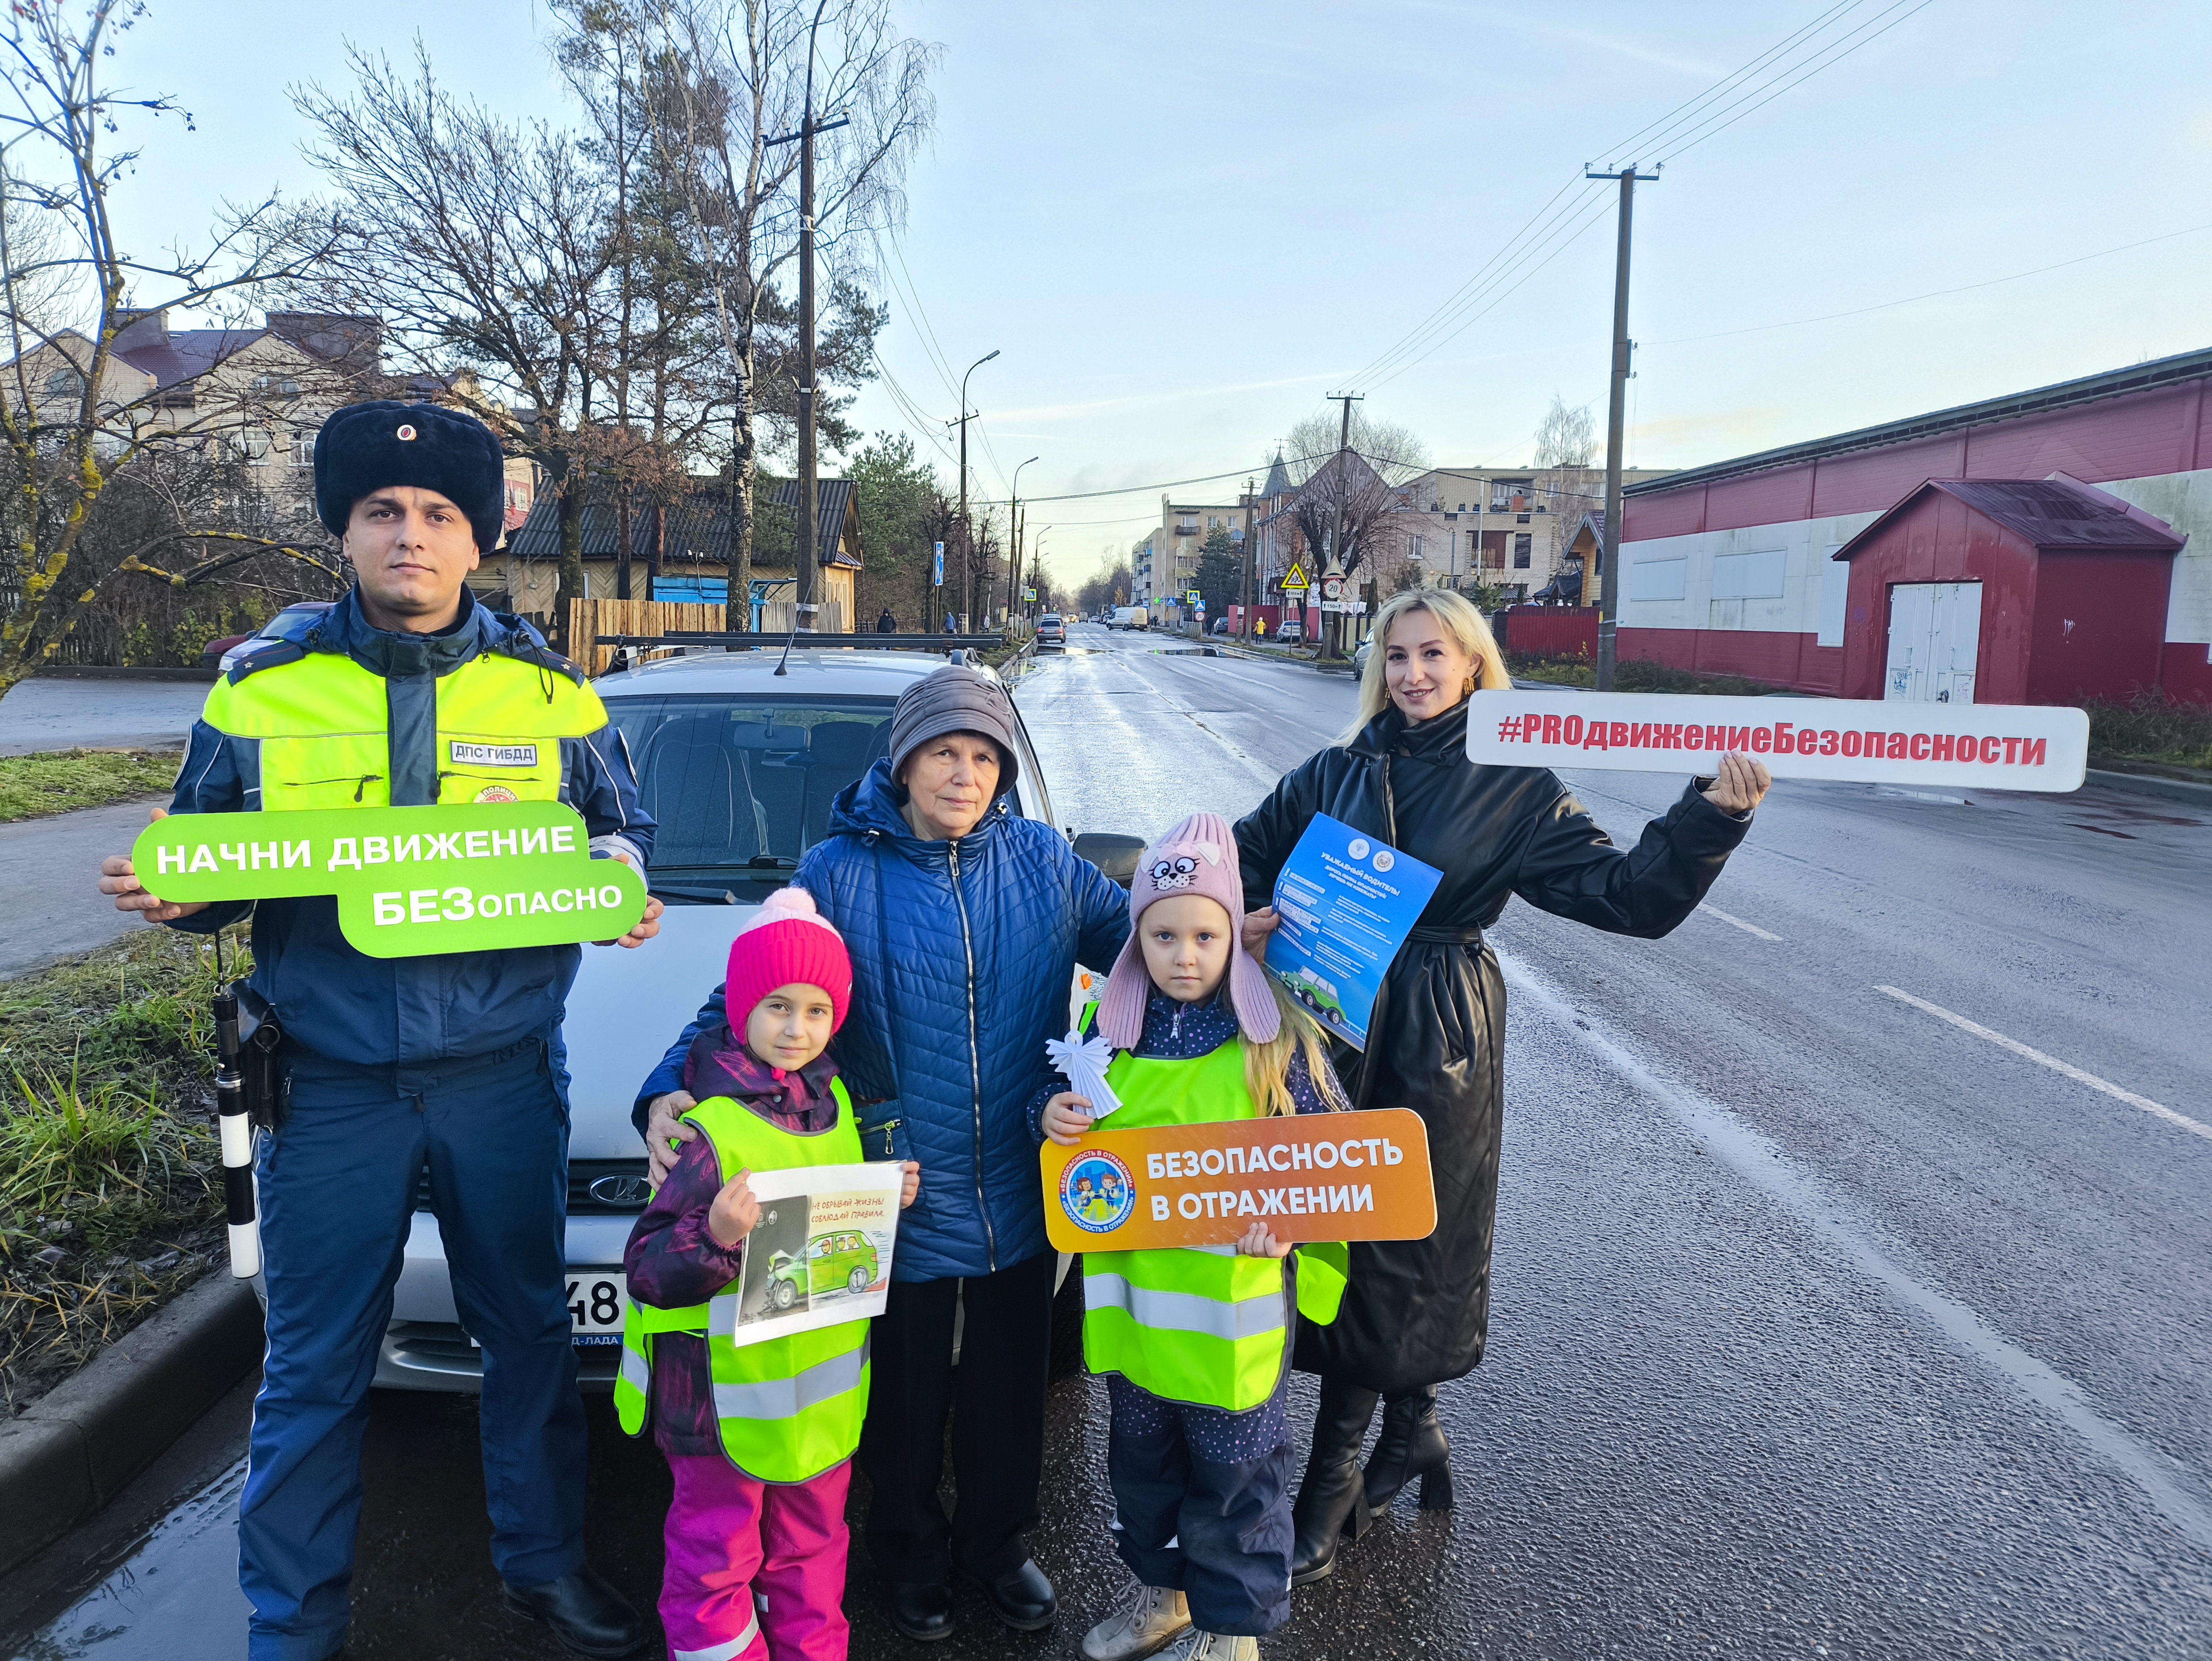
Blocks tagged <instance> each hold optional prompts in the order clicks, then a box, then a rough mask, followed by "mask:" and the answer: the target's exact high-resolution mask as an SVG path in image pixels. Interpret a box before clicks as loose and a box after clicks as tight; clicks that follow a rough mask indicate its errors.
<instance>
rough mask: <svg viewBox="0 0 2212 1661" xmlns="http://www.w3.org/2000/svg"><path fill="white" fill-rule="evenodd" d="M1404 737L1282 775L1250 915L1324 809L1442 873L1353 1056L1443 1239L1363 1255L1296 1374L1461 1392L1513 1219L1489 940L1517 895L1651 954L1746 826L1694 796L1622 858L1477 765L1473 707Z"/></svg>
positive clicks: (1377, 732)
mask: <svg viewBox="0 0 2212 1661" xmlns="http://www.w3.org/2000/svg"><path fill="white" fill-rule="evenodd" d="M1481 701H1482V695H1481V694H1480V692H1477V693H1475V694H1474V696H1473V697H1471V698H1470V699H1469V700H1468V703H1462V705H1461V706H1460V707H1459V708H1458V709H1455V710H1453V711H1451V712H1450V713H1449V714H1447V715H1439V716H1437V717H1436V718H1435V719H1433V720H1431V721H1425V722H1422V723H1420V724H1419V725H1418V726H1408V725H1407V721H1406V719H1405V717H1404V716H1403V715H1401V714H1400V713H1399V712H1398V711H1397V710H1396V709H1395V708H1394V709H1388V710H1385V711H1384V712H1383V714H1382V715H1379V716H1377V717H1376V719H1375V720H1374V721H1372V722H1370V724H1369V725H1368V726H1367V727H1365V728H1364V730H1363V731H1362V732H1361V733H1360V734H1359V736H1358V738H1356V739H1353V740H1352V742H1351V743H1350V744H1349V745H1332V746H1331V747H1330V748H1328V749H1326V750H1323V751H1321V752H1320V753H1319V754H1317V755H1316V756H1313V757H1310V758H1309V759H1308V760H1307V761H1306V762H1305V763H1304V764H1302V765H1301V766H1299V767H1298V768H1297V770H1295V771H1293V772H1291V773H1289V774H1287V775H1285V776H1284V778H1283V779H1282V781H1281V782H1279V784H1277V785H1276V787H1275V789H1274V793H1273V794H1272V795H1270V796H1269V797H1268V798H1267V800H1266V801H1264V802H1262V803H1261V805H1260V806H1258V807H1256V808H1255V809H1254V810H1253V811H1252V812H1250V813H1249V814H1247V815H1246V816H1245V817H1244V818H1243V819H1241V820H1239V821H1238V822H1237V852H1238V855H1239V857H1240V858H1241V860H1242V861H1243V869H1244V895H1245V903H1246V904H1248V905H1249V906H1255V907H1256V906H1261V905H1266V904H1268V903H1269V901H1270V899H1271V897H1272V895H1273V891H1274V885H1275V878H1276V875H1277V873H1279V872H1280V870H1281V869H1282V867H1283V862H1284V861H1285V860H1287V859H1288V858H1289V857H1290V854H1291V849H1292V848H1294V847H1295V846H1297V840H1298V837H1299V836H1300V835H1301V834H1302V833H1303V832H1304V830H1305V828H1306V824H1307V822H1308V821H1309V820H1310V819H1311V818H1312V817H1313V816H1314V815H1315V814H1316V813H1326V814H1328V816H1329V817H1330V818H1334V819H1339V820H1341V821H1342V822H1343V823H1345V824H1348V825H1351V826H1352V828H1353V829H1355V830H1357V831H1361V832H1362V833H1364V835H1366V836H1368V837H1376V838H1379V839H1382V840H1383V841H1387V842H1388V843H1389V844H1390V845H1391V846H1392V847H1394V848H1396V849H1400V850H1401V851H1403V852H1405V853H1408V854H1411V855H1413V857H1414V858H1415V859H1418V860H1421V861H1425V863H1427V864H1430V865H1432V866H1435V867H1437V869H1438V870H1440V871H1442V872H1443V881H1442V882H1441V883H1439V884H1438V885H1437V891H1436V893H1435V895H1434V896H1433V897H1431V899H1430V901H1429V904H1428V908H1427V910H1425V911H1423V912H1422V913H1421V918H1420V922H1419V926H1418V927H1417V928H1415V930H1414V932H1413V938H1412V939H1411V940H1408V941H1407V944H1406V946H1405V949H1404V950H1402V951H1401V952H1399V954H1398V957H1397V959H1396V961H1395V962H1394V963H1393V964H1391V966H1390V970H1389V976H1388V977H1386V979H1385V981H1384V984H1383V997H1382V999H1381V1001H1380V1002H1379V1004H1378V1007H1377V1008H1376V1012H1375V1016H1374V1019H1373V1023H1372V1025H1371V1026H1370V1031H1369V1033H1368V1048H1367V1053H1366V1054H1365V1055H1364V1056H1356V1055H1353V1054H1352V1053H1351V1052H1350V1051H1349V1050H1345V1049H1344V1048H1343V1047H1342V1046H1338V1047H1337V1048H1338V1056H1337V1060H1338V1062H1339V1071H1340V1074H1341V1075H1342V1077H1343V1079H1344V1081H1345V1083H1346V1086H1347V1087H1348V1088H1349V1089H1350V1090H1351V1091H1352V1097H1353V1100H1354V1101H1355V1103H1356V1104H1358V1105H1359V1106H1361V1107H1409V1108H1411V1109H1413V1110H1414V1111H1415V1112H1417V1113H1419V1115H1420V1116H1421V1117H1422V1119H1423V1121H1424V1122H1425V1123H1426V1124H1427V1126H1428V1132H1429V1157H1430V1161H1431V1166H1432V1168H1433V1170H1434V1171H1435V1176H1436V1187H1437V1230H1436V1232H1435V1233H1434V1234H1432V1235H1431V1236H1430V1237H1429V1238H1427V1239H1425V1240H1404V1241H1364V1242H1357V1243H1355V1244H1353V1245H1352V1281H1351V1285H1350V1287H1348V1289H1347V1290H1346V1295H1345V1300H1344V1309H1343V1312H1342V1313H1341V1314H1340V1315H1339V1316H1338V1317H1337V1319H1336V1322H1335V1323H1334V1325H1331V1326H1326V1327H1319V1326H1312V1325H1301V1326H1300V1328H1299V1329H1298V1336H1297V1357H1296V1361H1297V1366H1298V1367H1299V1369H1300V1370H1301V1371H1304V1372H1322V1373H1328V1374H1329V1375H1332V1376H1334V1377H1338V1378H1345V1379H1346V1380H1348V1381H1350V1382H1352V1383H1354V1384H1364V1385H1365V1386H1367V1387H1368V1388H1370V1389H1372V1390H1385V1391H1395V1390H1407V1389H1411V1388H1413V1386H1415V1385H1419V1384H1437V1383H1441V1382H1442V1381H1443V1380H1444V1379H1447V1378H1458V1377H1459V1376H1460V1375H1461V1374H1462V1373H1463V1372H1467V1371H1468V1369H1469V1368H1470V1367H1472V1366H1474V1365H1475V1363H1476V1362H1478V1361H1480V1360H1481V1359H1482V1343H1483V1337H1484V1334H1485V1332H1486V1329H1487V1327H1488V1324H1489V1318H1490V1244H1491V1236H1492V1229H1493V1227H1494V1226H1495V1223H1496V1220H1497V1214H1498V1131H1499V1125H1500V1119H1501V1113H1502V1108H1501V1103H1500V1093H1501V1092H1500V1086H1501V1082H1502V1078H1503V1072H1504V1063H1503V1053H1504V1040H1505V984H1504V981H1503V980H1502V979H1501V978H1500V977H1499V976H1498V959H1497V958H1496V956H1495V955H1494V954H1493V953H1492V952H1491V950H1490V948H1489V946H1486V944H1485V943H1484V941H1483V938H1482V931H1483V930H1484V929H1485V928H1488V927H1489V926H1490V925H1492V923H1494V922H1497V921H1498V914H1499V913H1500V912H1501V911H1503V910H1504V909H1505V902H1506V899H1507V897H1508V896H1510V895H1513V894H1518V895H1519V896H1520V897H1522V899H1524V900H1526V901H1528V904H1531V905H1534V906H1539V907H1541V908H1542V909H1543V910H1547V911H1549V912H1553V913H1554V914H1555V915H1557V916H1562V917H1571V918H1573V919H1575V920H1576V921H1577V922H1586V923H1589V925H1590V926H1591V927H1592V928H1602V929H1606V930H1607V931H1609V932H1610V933H1613V934H1636V935H1640V936H1642V937H1644V939H1647V940H1656V939H1657V938H1658V937H1659V936H1660V935H1662V934H1666V933H1668V931H1669V930H1671V929H1672V928H1674V926H1675V925H1676V924H1677V923H1679V922H1681V921H1682V919H1683V918H1685V917H1686V916H1689V914H1690V913H1691V912H1692V910H1695V909H1696V908H1697V904H1698V902H1699V900H1700V899H1701V898H1703V897H1704V896H1705V891H1706V890H1707V889H1709V888H1711V886H1712V885H1713V880H1714V879H1715V878H1717V877H1718V876H1719V875H1720V871H1721V866H1722V865H1723V862H1725V861H1726V860H1727V859H1728V856H1729V852H1730V851H1731V850H1732V849H1734V848H1735V845H1736V844H1737V843H1740V842H1741V841H1742V840H1743V837H1744V835H1745V832H1746V831H1747V830H1748V829H1749V825H1750V821H1749V818H1748V817H1747V818H1741V819H1737V818H1730V817H1729V815H1727V814H1725V813H1723V812H1721V811H1720V810H1719V809H1718V808H1717V807H1715V806H1712V804H1711V803H1710V802H1708V801H1706V800H1705V799H1704V798H1703V797H1702V796H1700V795H1699V794H1698V792H1697V788H1696V786H1694V785H1692V786H1691V787H1690V788H1687V789H1686V790H1685V791H1684V792H1683V794H1682V799H1681V800H1680V801H1678V802H1676V803H1675V804H1674V806H1673V807H1671V808H1669V809H1668V811H1667V813H1666V816H1665V817H1664V818H1659V819H1656V820H1654V821H1653V822H1652V823H1651V824H1648V825H1646V826H1645V827H1644V836H1643V838H1642V840H1641V841H1639V842H1638V843H1637V845H1636V847H1635V849H1633V850H1632V851H1623V850H1622V849H1618V848H1616V847H1614V846H1613V843H1612V842H1611V840H1610V839H1609V838H1608V837H1607V836H1606V834H1605V833H1604V832H1603V831H1601V830H1599V829H1598V827H1597V826H1596V825H1595V824H1593V823H1592V822H1591V820H1590V818H1589V814H1588V813H1587V812H1584V811H1583V806H1582V804H1581V803H1580V802H1578V801H1577V800H1575V799H1574V798H1573V797H1572V796H1571V795H1570V794H1568V793H1567V790H1566V788H1565V786H1564V785H1562V784H1561V783H1560V782H1559V777H1558V776H1557V775H1555V774H1553V773H1552V772H1550V771H1548V770H1545V769H1542V768H1529V767H1478V766H1476V765H1475V764H1474V763H1472V762H1470V761H1469V760H1468V758H1467V749H1466V742H1467V721H1468V709H1469V708H1470V707H1471V706H1472V707H1477V708H1479V707H1480V703H1481Z"/></svg>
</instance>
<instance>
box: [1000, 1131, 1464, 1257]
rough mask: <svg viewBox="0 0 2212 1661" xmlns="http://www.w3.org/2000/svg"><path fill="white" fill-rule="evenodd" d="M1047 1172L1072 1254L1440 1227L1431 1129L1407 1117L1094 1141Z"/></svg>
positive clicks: (1055, 1216) (1057, 1223) (1055, 1149)
mask: <svg viewBox="0 0 2212 1661" xmlns="http://www.w3.org/2000/svg"><path fill="white" fill-rule="evenodd" d="M1107 1123H1109V1124H1111V1123H1113V1121H1112V1120H1111V1119H1109V1120H1108V1121H1107ZM1037 1161H1038V1165H1039V1166H1040V1168H1041V1169H1042V1172H1043V1175H1044V1224H1045V1233H1046V1234H1047V1235H1048V1237H1049V1238H1051V1241H1052V1243H1053V1244H1054V1247H1056V1248H1057V1249H1058V1250H1061V1251H1146V1250H1156V1249H1158V1248H1159V1247H1162V1246H1206V1245H1226V1244H1229V1243H1231V1241H1233V1240H1236V1239H1238V1238H1242V1236H1243V1234H1244V1232H1245V1231H1246V1230H1248V1229H1249V1228H1250V1227H1251V1226H1252V1225H1253V1224H1254V1223H1255V1222H1264V1223H1265V1224H1267V1226H1268V1227H1269V1228H1270V1229H1272V1230H1273V1232H1274V1235H1275V1238H1277V1239H1279V1240H1293V1241H1296V1240H1419V1239H1424V1238H1427V1236H1428V1235H1430V1234H1431V1233H1432V1232H1434V1231H1435V1229H1436V1226H1437V1195H1436V1188H1435V1185H1434V1183H1432V1182H1431V1179H1430V1176H1429V1132H1428V1127H1427V1126H1426V1125H1425V1124H1423V1123H1421V1118H1420V1115H1419V1114H1418V1113H1413V1112H1411V1111H1409V1110H1407V1109H1405V1108H1402V1107H1394V1108H1387V1109H1384V1110H1382V1111H1380V1112H1373V1113H1304V1114H1299V1115H1297V1116H1295V1117H1292V1118H1282V1119H1224V1120H1219V1121H1217V1122H1214V1123H1207V1124H1186V1125H1169V1126H1164V1127H1162V1128H1159V1129H1148V1130H1094V1131H1092V1132H1091V1134H1090V1135H1087V1136H1085V1137H1084V1138H1083V1140H1082V1141H1079V1142H1078V1143H1077V1144H1076V1145H1075V1146H1074V1147H1060V1145H1059V1144H1058V1143H1057V1142H1047V1143H1046V1144H1045V1145H1044V1147H1042V1148H1041V1149H1040V1150H1038V1154H1037Z"/></svg>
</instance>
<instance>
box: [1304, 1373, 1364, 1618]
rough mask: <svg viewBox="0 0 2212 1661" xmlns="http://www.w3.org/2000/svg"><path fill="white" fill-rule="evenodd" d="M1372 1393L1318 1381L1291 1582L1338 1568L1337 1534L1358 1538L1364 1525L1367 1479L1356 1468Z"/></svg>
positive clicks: (1324, 1575)
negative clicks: (1317, 1402)
mask: <svg viewBox="0 0 2212 1661" xmlns="http://www.w3.org/2000/svg"><path fill="white" fill-rule="evenodd" d="M1375 1402H1376V1393H1375V1392H1374V1391H1373V1390H1362V1389H1360V1388H1359V1386H1358V1385H1357V1384H1345V1383H1343V1382H1342V1381H1341V1380H1340V1379H1335V1378H1323V1379H1322V1381H1321V1410H1320V1411H1319V1412H1317V1413H1316V1414H1315V1415H1314V1429H1313V1452H1312V1454H1311V1456H1310V1457H1308V1459H1307V1460H1306V1474H1305V1480H1304V1482H1300V1483H1299V1484H1298V1497H1297V1502H1296V1503H1295V1504H1294V1505H1292V1506H1291V1526H1292V1527H1293V1528H1294V1529H1295V1530H1297V1541H1296V1543H1295V1544H1294V1545H1293V1546H1292V1547H1291V1585H1294V1586H1303V1585H1305V1584H1306V1583H1307V1582H1309V1581H1311V1580H1322V1579H1327V1578H1328V1576H1329V1575H1330V1574H1331V1573H1334V1571H1335V1568H1336V1546H1337V1542H1338V1540H1339V1539H1340V1538H1345V1539H1352V1540H1357V1539H1358V1538H1359V1536H1360V1535H1361V1534H1363V1533H1364V1532H1365V1531H1366V1528H1367V1524H1368V1522H1369V1521H1370V1518H1369V1515H1368V1510H1367V1492H1366V1482H1365V1479H1364V1477H1363V1476H1362V1475H1361V1474H1360V1469H1359V1445H1360V1444H1361V1443H1362V1442H1363V1441H1364V1440H1365V1439H1366V1437H1367V1425H1368V1421H1370V1420H1371V1419H1373V1418H1374V1417H1375Z"/></svg>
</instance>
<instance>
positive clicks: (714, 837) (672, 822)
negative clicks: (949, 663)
mask: <svg viewBox="0 0 2212 1661" xmlns="http://www.w3.org/2000/svg"><path fill="white" fill-rule="evenodd" d="M607 714H608V715H610V716H611V718H612V720H613V721H614V724H615V725H616V726H617V727H618V728H620V729H621V731H622V734H623V738H624V739H626V740H628V742H629V753H630V757H631V759H632V760H633V762H634V763H635V765H636V768H637V778H638V790H639V794H640V795H641V798H642V799H643V800H644V803H645V807H646V811H647V812H649V813H651V814H652V815H653V818H654V820H655V821H656V822H657V823H658V824H659V829H658V830H657V831H654V832H653V889H654V891H656V892H658V893H661V894H663V895H664V896H667V897H675V898H684V897H687V896H685V895H684V894H682V893H680V892H677V893H673V894H671V890H680V889H681V888H682V887H683V886H684V885H687V884H693V885H698V886H700V887H701V889H702V892H701V893H700V894H698V895H696V896H688V897H696V898H701V899H713V898H716V897H719V892H720V891H721V890H723V889H731V890H733V891H737V893H738V897H739V898H740V899H755V898H757V897H759V896H758V894H757V892H754V893H747V892H746V891H744V885H755V886H756V887H759V886H766V887H775V886H777V885H781V884H782V883H784V882H786V881H787V880H789V878H790V873H791V872H792V870H793V867H796V866H797V865H798V863H799V855H802V854H804V853H805V851H806V850H807V849H810V848H811V847H812V846H813V845H814V844H815V843H817V842H819V841H821V840H822V838H823V837H824V836H825V835H827V834H828V832H829V803H830V800H831V799H832V798H834V797H835V796H836V794H837V793H838V792H839V791H840V790H842V789H843V788H845V787H846V786H847V785H848V784H850V783H852V782H854V780H855V779H857V778H859V777H860V776H861V775H862V774H863V773H865V772H866V771H867V770H868V768H869V766H870V764H872V763H873V762H874V761H875V759H876V758H877V757H878V756H884V755H887V754H889V753H890V730H891V729H890V721H891V704H890V700H889V699H887V698H882V699H860V698H854V699H837V698H802V697H789V698H773V699H751V698H736V699H732V698H729V697H712V696H707V697H617V698H609V699H608V700H607Z"/></svg>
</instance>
